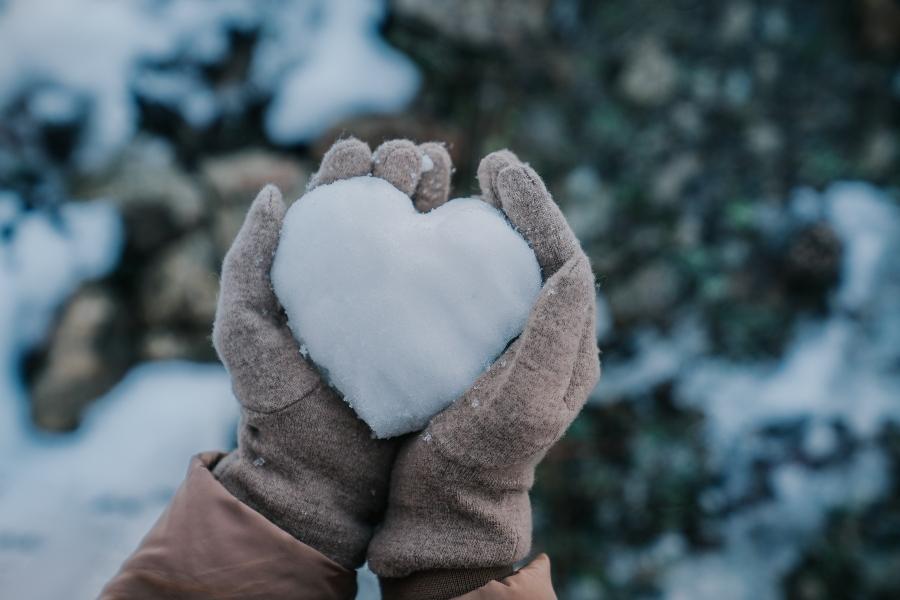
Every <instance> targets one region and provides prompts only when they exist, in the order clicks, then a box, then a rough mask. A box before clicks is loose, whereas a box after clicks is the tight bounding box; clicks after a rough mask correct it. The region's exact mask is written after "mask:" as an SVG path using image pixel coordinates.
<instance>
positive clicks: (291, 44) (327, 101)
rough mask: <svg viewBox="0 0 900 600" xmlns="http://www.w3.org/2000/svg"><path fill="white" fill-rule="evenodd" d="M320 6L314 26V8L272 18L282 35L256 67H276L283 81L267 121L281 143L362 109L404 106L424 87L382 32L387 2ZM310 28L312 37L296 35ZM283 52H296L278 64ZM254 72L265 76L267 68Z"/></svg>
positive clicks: (310, 134)
mask: <svg viewBox="0 0 900 600" xmlns="http://www.w3.org/2000/svg"><path fill="white" fill-rule="evenodd" d="M315 10H316V19H318V20H319V25H318V26H317V27H314V28H310V27H309V20H310V19H309V15H308V14H307V12H308V11H302V10H294V11H288V12H287V13H285V14H279V15H278V19H277V20H274V21H273V23H272V27H273V29H274V30H275V31H276V32H277V33H276V35H274V36H273V40H274V41H275V42H274V43H273V44H270V46H269V47H268V48H269V50H268V51H267V50H266V49H264V50H263V51H262V52H261V53H260V56H259V59H260V60H259V61H258V62H257V63H256V65H255V67H256V68H257V73H264V72H265V73H269V72H276V73H277V77H278V81H279V84H278V88H277V91H276V93H275V97H274V98H273V100H272V105H271V106H270V107H269V111H268V113H266V121H265V125H266V133H267V134H268V135H269V137H270V138H271V139H272V140H274V141H275V142H278V143H285V144H288V143H295V142H302V141H305V140H309V139H312V138H314V137H316V136H317V135H319V134H320V133H322V132H324V131H325V130H326V129H328V127H330V126H331V125H332V124H334V123H336V122H338V121H339V120H341V119H344V118H346V117H349V116H351V115H354V114H357V113H370V112H389V111H394V110H399V109H401V108H402V107H403V106H404V105H405V104H406V103H407V102H408V101H409V99H410V98H412V96H413V94H415V92H416V90H417V89H418V87H419V75H418V71H417V70H416V68H415V67H414V66H413V64H412V63H411V62H410V61H409V60H408V59H406V58H405V57H404V56H403V55H402V54H400V53H399V52H397V51H396V50H394V49H393V48H391V47H390V46H388V45H387V44H386V43H385V42H384V41H383V40H382V39H381V38H380V37H379V36H378V31H377V27H378V23H379V22H380V21H381V20H382V18H383V17H384V13H385V8H384V3H383V2H381V1H380V0H343V1H340V2H335V1H329V2H320V3H317V4H316V7H315ZM298 28H303V29H298ZM304 29H305V30H306V32H307V36H308V37H309V39H306V40H303V39H300V38H301V36H298V35H297V33H296V32H297V31H298V30H304ZM276 43H277V45H276ZM283 55H286V56H288V57H291V58H293V60H290V61H289V63H288V65H287V66H286V68H284V69H283V70H282V72H278V71H279V69H278V67H277V66H275V67H273V65H272V63H275V64H276V65H277V64H278V63H281V62H284V60H283V58H282V56H283ZM297 57H302V60H297ZM255 79H257V80H259V79H262V80H263V81H265V80H266V78H265V77H264V76H262V75H259V76H256V77H255Z"/></svg>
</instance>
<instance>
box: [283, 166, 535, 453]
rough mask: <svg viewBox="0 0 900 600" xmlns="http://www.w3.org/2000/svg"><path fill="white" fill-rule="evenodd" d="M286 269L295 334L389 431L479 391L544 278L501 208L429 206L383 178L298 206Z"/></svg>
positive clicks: (383, 431)
mask: <svg viewBox="0 0 900 600" xmlns="http://www.w3.org/2000/svg"><path fill="white" fill-rule="evenodd" d="M272 281H273V284H274V287H275V292H276V293H277V295H278V298H279V299H280V300H281V303H282V305H283V306H284V307H285V311H286V312H287V314H288V317H289V320H290V325H291V328H292V330H293V332H294V334H295V336H296V337H297V338H298V339H299V340H302V344H304V345H305V346H306V347H307V348H308V350H309V354H310V356H311V358H312V359H313V360H314V361H315V362H316V363H317V364H318V365H319V366H320V367H322V368H323V370H324V371H325V372H326V373H327V376H328V377H329V378H330V381H331V382H332V383H333V384H334V385H335V386H336V387H337V388H338V389H339V390H340V391H342V392H343V394H344V397H345V399H346V400H347V402H348V403H349V404H350V405H351V406H353V408H354V409H355V410H356V412H357V413H358V414H359V415H360V417H361V418H362V419H363V420H364V421H366V423H368V424H369V426H370V427H371V428H372V430H373V431H374V432H375V434H376V435H377V436H378V437H391V436H395V435H399V434H401V433H406V432H409V431H415V430H418V429H421V428H422V427H423V426H424V425H425V424H426V423H427V422H428V420H429V419H430V418H431V417H432V416H433V415H434V414H436V413H437V412H439V411H440V410H442V409H443V408H444V407H446V406H447V405H449V404H450V403H451V402H453V401H454V400H455V399H456V398H457V397H459V396H460V395H461V394H462V393H463V392H465V390H466V389H467V388H468V387H469V386H470V385H471V384H472V383H473V382H474V380H475V379H476V378H477V377H478V376H479V375H480V374H481V373H482V372H483V371H484V370H485V369H486V368H487V367H488V366H489V365H490V363H491V362H492V361H493V360H494V359H495V358H496V357H497V356H498V355H499V354H500V352H501V351H502V350H503V349H504V347H505V346H506V344H507V343H508V342H509V340H511V339H512V338H514V337H515V336H517V335H518V334H519V333H521V331H522V329H523V328H524V326H525V322H526V320H527V319H528V315H529V313H530V311H531V307H532V305H533V304H534V301H535V299H536V298H537V295H538V293H539V292H540V289H541V273H540V267H539V266H538V263H537V260H536V258H535V256H534V253H533V252H532V250H531V249H530V248H529V246H528V244H527V242H526V241H525V240H524V239H523V238H522V237H521V236H520V235H519V234H518V233H517V232H516V231H515V230H514V229H513V228H512V227H510V225H509V223H508V222H507V221H506V219H505V218H504V217H503V215H502V213H500V212H499V211H498V210H496V209H495V208H493V207H491V206H489V205H488V204H486V203H484V202H482V201H480V200H476V199H471V198H464V199H456V200H451V201H450V202H447V203H446V204H444V205H442V206H441V207H439V208H437V209H435V210H433V211H430V212H428V213H426V214H420V213H418V212H416V210H415V209H414V207H413V205H412V202H411V201H410V199H409V197H408V196H406V195H405V194H403V193H402V192H400V191H399V190H397V189H396V188H394V187H393V186H392V185H391V184H389V183H388V182H386V181H384V180H382V179H378V178H375V177H358V178H354V179H349V180H344V181H339V182H335V183H333V184H330V185H327V186H321V187H318V188H316V189H315V190H313V191H312V192H309V193H308V194H306V195H305V196H303V197H302V198H300V200H298V201H297V202H295V203H294V204H293V206H291V208H290V210H289V211H288V214H287V216H286V218H285V222H284V227H283V229H282V238H281V242H280V244H279V247H278V250H277V252H276V254H275V262H274V265H273V267H272Z"/></svg>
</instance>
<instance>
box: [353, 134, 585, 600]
mask: <svg viewBox="0 0 900 600" xmlns="http://www.w3.org/2000/svg"><path fill="white" fill-rule="evenodd" d="M478 178H479V181H480V184H481V190H482V198H483V199H484V200H485V201H486V202H489V203H491V204H493V205H495V206H497V207H499V208H501V209H502V210H503V211H504V212H505V213H506V215H507V216H508V217H509V220H510V221H511V222H512V224H513V225H514V226H515V227H516V228H517V229H518V230H519V231H520V232H521V233H522V235H523V236H524V237H525V238H526V239H527V240H528V241H529V243H530V244H531V246H532V248H533V249H534V252H535V254H536V256H537V259H538V262H539V264H540V266H541V270H542V272H543V277H544V285H543V288H542V290H541V293H540V295H539V297H538V300H537V302H536V304H535V306H534V308H533V309H532V312H531V315H530V317H529V320H528V323H527V325H526V327H525V330H524V331H523V332H522V334H521V335H520V336H519V337H518V339H517V340H516V341H515V342H513V343H512V344H511V345H510V347H509V348H508V349H507V350H506V352H504V353H503V354H502V355H501V356H500V357H499V358H498V359H497V360H496V361H495V362H494V363H493V365H491V367H490V368H489V369H488V371H486V372H485V373H484V374H483V375H482V376H481V377H480V378H479V379H478V380H477V381H476V382H475V383H474V384H473V385H472V387H471V388H470V389H469V390H468V391H467V392H466V393H465V394H464V395H463V396H462V397H460V398H459V399H458V400H457V401H456V402H455V403H454V404H453V405H451V406H450V407H449V408H447V409H446V410H444V411H443V412H442V413H440V414H439V415H437V416H436V417H434V419H432V421H431V423H430V425H429V426H428V428H427V429H426V430H425V431H424V432H423V433H421V434H419V435H417V436H415V437H412V438H410V439H408V440H407V441H406V442H405V443H404V445H403V446H402V448H401V449H400V451H399V453H398V455H397V459H396V461H395V463H394V470H393V474H392V478H391V487H390V497H389V501H388V509H387V514H386V515H385V520H384V523H383V524H382V527H381V528H380V529H379V531H378V532H377V533H376V534H375V537H374V538H373V539H372V542H371V544H370V545H369V554H368V560H369V565H370V567H371V568H372V570H373V571H375V573H377V574H378V575H379V576H380V577H381V584H382V590H383V592H384V597H385V599H386V600H397V599H406V598H415V599H417V600H443V599H446V598H451V597H455V596H458V595H462V594H464V593H466V592H468V591H470V590H473V589H476V588H478V587H480V586H482V585H483V584H485V583H487V582H488V581H490V580H491V579H495V578H498V577H502V576H504V575H507V574H509V573H510V572H511V571H512V565H513V563H515V562H516V561H518V560H521V559H522V558H524V557H525V556H526V555H527V554H528V552H529V550H530V545H531V505H530V502H529V499H528V492H529V490H530V488H531V486H532V483H533V480H534V469H535V466H536V465H537V463H538V462H540V460H541V459H542V458H543V456H544V454H545V453H546V451H547V449H548V448H549V447H550V446H551V445H552V444H553V443H554V442H556V441H557V440H558V439H559V438H560V437H561V436H562V434H563V433H564V432H565V430H566V428H567V427H568V426H569V424H570V423H571V422H572V420H573V419H574V418H575V416H576V415H577V414H578V412H579V410H580V409H581V407H582V405H583V404H584V402H585V400H586V399H587V396H588V394H589V392H590V390H591V389H592V388H593V386H594V384H595V383H596V381H597V378H598V377H599V373H600V370H599V369H600V365H599V360H598V351H597V344H596V339H595V333H594V320H595V314H594V312H595V293H594V276H593V273H592V271H591V267H590V264H589V262H588V258H587V256H585V254H584V252H583V251H582V249H581V247H580V246H579V244H578V241H577V239H576V238H575V235H574V234H573V233H572V230H571V229H570V228H569V226H568V224H567V223H566V221H565V218H564V217H563V215H562V213H561V212H560V210H559V208H558V207H557V206H556V204H555V203H554V202H553V199H552V198H551V197H550V194H549V193H548V192H547V190H546V188H545V187H544V184H543V182H542V181H541V179H540V178H539V177H538V175H537V174H536V173H535V172H534V171H533V170H532V169H531V168H529V167H528V166H526V165H523V164H522V163H521V162H519V160H518V159H517V158H516V156H515V155H514V154H512V153H511V152H508V151H501V152H496V153H493V154H491V155H489V156H487V157H486V158H485V159H484V160H483V161H482V162H481V166H480V167H479V170H478Z"/></svg>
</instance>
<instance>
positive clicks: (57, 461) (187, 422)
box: [0, 194, 237, 600]
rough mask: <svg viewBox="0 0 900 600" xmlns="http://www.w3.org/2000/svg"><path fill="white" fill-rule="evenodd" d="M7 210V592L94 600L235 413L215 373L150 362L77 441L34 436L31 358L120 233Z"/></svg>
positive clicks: (98, 408) (86, 206) (109, 262)
mask: <svg viewBox="0 0 900 600" xmlns="http://www.w3.org/2000/svg"><path fill="white" fill-rule="evenodd" d="M20 209H21V207H20V206H19V203H18V202H17V201H16V199H15V198H14V197H13V196H11V195H8V194H7V195H3V196H2V199H0V230H6V231H11V232H12V235H11V236H10V237H9V238H8V239H6V240H0V290H2V293H0V430H2V431H0V595H2V596H3V597H10V598H30V599H35V600H44V599H46V600H56V599H57V598H73V599H76V600H77V599H82V598H83V599H85V600H86V599H88V598H93V597H95V596H96V594H97V592H98V591H99V589H100V586H101V585H102V583H103V582H104V581H105V580H106V579H108V578H109V577H110V576H111V575H112V573H114V572H115V570H116V568H117V567H118V565H119V564H120V563H121V561H122V559H123V558H124V557H125V556H127V555H128V553H129V552H130V551H131V550H132V549H133V548H134V547H135V546H136V544H137V542H138V540H140V538H141V537H142V536H143V535H144V533H146V531H147V530H148V528H149V527H150V525H151V524H152V523H153V521H154V520H155V519H156V517H157V516H158V515H159V513H160V512H161V510H162V508H163V507H164V506H165V504H166V502H167V501H168V498H169V496H170V495H171V494H172V492H173V491H174V490H175V488H176V487H177V485H178V483H179V481H180V480H181V478H182V476H183V474H184V472H185V469H186V467H187V463H188V459H189V457H190V456H191V455H192V454H194V453H196V452H197V451H200V450H206V449H216V448H227V447H228V445H229V444H230V441H231V439H232V436H233V431H234V424H235V422H236V406H237V404H236V402H235V401H234V400H233V398H232V396H231V392H230V383H229V380H228V377H227V375H226V374H225V372H224V370H223V369H222V368H221V367H219V366H217V365H206V366H201V365H192V364H185V363H166V364H148V365H144V366H141V367H138V368H136V369H135V370H134V371H132V372H131V373H130V374H129V375H128V376H127V377H126V379H125V380H124V381H123V382H122V383H121V384H120V385H119V386H117V387H116V388H115V389H114V390H113V391H112V392H110V393H109V394H108V395H107V396H106V397H105V398H103V399H101V400H99V401H98V402H97V403H96V404H95V405H94V406H92V408H91V409H90V411H89V413H88V414H87V415H86V417H85V421H84V424H83V426H82V428H81V429H80V430H79V431H78V432H76V433H74V434H66V435H49V434H41V433H38V432H35V431H33V429H32V428H31V427H30V426H29V424H28V419H27V399H26V397H25V390H24V389H23V386H22V383H21V380H20V376H19V372H18V371H19V369H18V366H19V364H18V363H19V360H20V359H21V355H22V353H23V352H24V351H25V350H26V349H27V348H28V347H29V346H30V345H31V344H33V343H34V342H36V341H37V340H38V339H39V338H40V336H41V335H42V334H43V333H44V331H45V329H46V327H47V326H48V324H49V322H50V320H51V319H52V316H53V313H54V310H55V309H56V308H57V307H58V306H59V304H60V303H61V302H63V301H64V300H65V299H66V298H67V297H68V296H69V295H70V294H71V293H72V292H73V291H74V290H75V288H76V287H77V286H78V284H80V283H81V282H82V281H84V280H87V279H92V278H96V277H99V276H102V275H103V274H105V273H106V272H108V271H109V270H110V269H111V268H112V267H114V266H115V264H116V262H117V260H118V255H119V250H120V247H121V241H122V240H121V235H122V231H121V223H120V220H119V218H118V216H117V214H116V213H115V212H114V211H113V209H112V208H111V207H110V206H108V205H105V204H101V203H77V204H75V203H72V204H66V205H63V206H62V208H61V209H60V213H59V215H58V218H57V219H55V220H53V219H51V218H49V217H48V216H47V215H46V214H43V213H37V212H27V213H25V212H22V211H21V210H20Z"/></svg>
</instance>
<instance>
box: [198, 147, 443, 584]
mask: <svg viewBox="0 0 900 600" xmlns="http://www.w3.org/2000/svg"><path fill="white" fill-rule="evenodd" d="M426 156H427V157H428V158H427V159H426V158H425V157H426ZM429 159H430V164H429V165H428V166H429V167H430V169H427V170H425V169H423V166H424V165H425V163H428V162H429ZM450 169H451V164H450V158H449V156H448V155H447V152H446V150H445V149H444V148H443V146H441V145H439V144H423V145H421V146H416V145H414V144H413V143H412V142H409V141H405V140H395V141H391V142H386V143H384V144H382V145H381V146H380V147H379V148H378V149H377V150H376V152H375V154H374V155H373V154H372V152H371V151H370V150H369V147H368V146H367V145H366V144H364V143H363V142H361V141H359V140H355V139H347V140H343V141H339V142H337V143H336V144H335V145H334V146H333V147H332V148H331V149H330V150H329V151H328V153H327V154H326V155H325V157H324V158H323V160H322V164H321V166H320V168H319V171H318V172H317V173H316V174H315V175H314V176H313V177H312V179H311V181H310V188H314V187H316V186H318V185H324V184H328V183H332V182H334V181H337V180H339V179H345V178H351V177H358V176H363V175H373V176H376V177H381V178H383V179H385V180H387V181H388V182H390V183H391V184H393V185H394V186H395V187H397V188H398V189H400V190H401V191H403V192H404V193H406V194H407V195H409V196H410V197H411V198H412V199H413V202H414V203H415V204H416V206H418V207H429V206H432V205H435V204H440V203H441V202H443V201H444V200H446V197H447V194H448V192H449V183H450ZM285 210H286V209H285V205H284V202H283V201H282V198H281V194H280V192H279V191H278V190H277V189H276V188H275V187H274V186H267V187H266V188H264V189H263V190H262V191H261V192H260V194H259V196H258V197H257V198H256V200H255V201H254V202H253V205H252V206H251V207H250V210H249V212H248V214H247V217H246V220H245V221H244V224H243V226H242V228H241V230H240V232H239V233H238V235H237V237H236V239H235V241H234V243H233V245H232V246H231V249H230V250H229V251H228V253H227V255H226V256H225V261H224V264H223V266H222V283H221V292H220V296H219V303H218V308H217V311H216V319H215V324H214V327H213V343H214V345H215V348H216V351H217V352H218V354H219V357H220V358H221V360H222V362H223V363H224V364H225V367H226V368H227V369H228V372H229V374H230V376H231V380H232V387H233V390H234V394H235V396H236V397H237V399H238V401H239V402H240V404H241V422H240V426H239V431H238V447H237V449H236V450H235V451H234V452H232V453H230V454H229V455H228V456H227V457H225V458H224V459H223V460H222V461H220V462H219V464H218V465H217V466H216V468H215V470H214V474H215V476H216V477H217V478H218V480H219V481H220V482H221V483H222V485H223V486H224V487H225V488H226V489H228V491H229V492H231V493H232V494H233V495H234V496H236V497H237V498H238V499H239V500H241V501H242V502H244V503H245V504H247V505H249V506H250V507H251V508H253V509H255V510H256V511H257V512H259V513H260V514H262V515H263V516H265V517H266V518H267V519H269V520H270V521H271V522H272V523H274V524H275V525H277V526H279V527H280V528H281V529H283V530H285V531H287V532H288V533H290V534H291V535H293V536H294V537H296V538H297V539H299V540H300V541H302V542H304V543H305V544H307V545H309V546H311V547H313V548H315V549H316V550H318V551H320V552H322V553H323V554H324V555H326V556H328V557H329V558H331V559H333V560H335V561H336V562H338V563H339V564H341V565H343V566H344V567H347V568H355V567H357V566H359V565H360V564H361V563H362V561H363V559H364V556H365V551H366V546H367V544H368V543H369V539H370V538H371V536H372V531H373V528H374V526H375V524H376V523H377V522H378V521H379V520H380V519H381V516H382V514H383V511H384V505H385V500H386V497H387V489H388V482H389V479H390V470H391V463H392V462H393V459H394V455H395V453H396V449H397V444H398V442H397V441H396V440H378V439H375V438H374V437H373V436H372V433H371V431H370V430H369V428H368V426H367V425H366V424H365V423H364V422H363V421H361V420H360V419H359V418H357V416H356V414H355V413H354V412H353V410H352V409H351V408H350V407H349V406H348V405H347V404H346V403H345V402H344V401H343V400H342V398H341V397H340V395H339V393H338V392H337V391H335V390H334V389H333V388H331V387H329V386H328V385H327V383H325V382H324V381H323V380H322V378H321V377H320V375H319V372H318V371H317V369H316V367H315V366H314V365H312V364H311V363H310V362H308V361H307V360H305V359H304V357H303V356H302V355H301V353H300V349H299V346H298V343H297V341H296V340H295V338H294V336H293V334H292V333H291V331H290V329H289V328H288V325H287V318H286V316H285V314H284V310H283V309H282V307H281V305H280V303H279V302H278V299H277V297H276V296H275V293H274V291H273V289H272V283H271V281H270V278H269V272H270V270H271V268H272V260H273V257H274V254H275V250H276V248H277V246H278V240H279V236H280V233H281V224H282V220H283V218H284V215H285Z"/></svg>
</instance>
